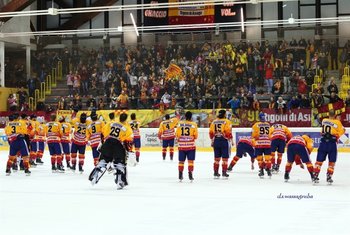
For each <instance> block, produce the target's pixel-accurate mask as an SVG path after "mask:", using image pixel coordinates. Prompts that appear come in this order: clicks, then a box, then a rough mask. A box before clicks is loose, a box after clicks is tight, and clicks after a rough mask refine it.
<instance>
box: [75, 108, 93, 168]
mask: <svg viewBox="0 0 350 235" xmlns="http://www.w3.org/2000/svg"><path fill="white" fill-rule="evenodd" d="M86 118H87V115H86V113H82V114H81V115H80V118H75V119H73V120H72V126H73V127H74V133H73V140H72V149H71V160H72V167H71V170H73V171H75V170H76V164H77V153H78V152H79V172H80V173H83V172H84V170H83V165H84V159H85V148H86V144H87V138H86V130H87V127H88V126H89V124H90V123H88V122H87V120H86Z"/></svg>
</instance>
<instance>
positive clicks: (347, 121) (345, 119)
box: [341, 108, 350, 127]
mask: <svg viewBox="0 0 350 235" xmlns="http://www.w3.org/2000/svg"><path fill="white" fill-rule="evenodd" d="M341 122H342V123H343V126H345V127H350V108H346V109H345V112H344V113H343V114H342V119H341Z"/></svg>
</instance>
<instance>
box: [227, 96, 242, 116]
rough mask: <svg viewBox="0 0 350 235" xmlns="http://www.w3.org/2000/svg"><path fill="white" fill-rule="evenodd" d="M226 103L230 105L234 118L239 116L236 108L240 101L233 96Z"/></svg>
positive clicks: (238, 106)
mask: <svg viewBox="0 0 350 235" xmlns="http://www.w3.org/2000/svg"><path fill="white" fill-rule="evenodd" d="M227 104H228V105H230V107H231V110H232V114H233V115H235V116H236V118H239V116H238V113H237V110H238V109H239V108H240V107H241V101H240V100H239V99H237V98H236V97H235V96H233V97H232V99H231V100H229V101H228V102H227Z"/></svg>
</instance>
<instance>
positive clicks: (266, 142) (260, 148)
mask: <svg viewBox="0 0 350 235" xmlns="http://www.w3.org/2000/svg"><path fill="white" fill-rule="evenodd" d="M259 120H260V121H259V122H256V123H255V124H254V125H253V127H252V138H253V139H254V140H255V141H256V144H255V155H256V160H257V161H258V164H259V169H260V170H259V174H258V175H259V177H260V178H263V176H264V169H265V170H266V172H267V175H268V176H269V177H271V176H272V174H271V141H270V139H269V133H270V123H268V122H266V121H265V114H264V113H260V114H259Z"/></svg>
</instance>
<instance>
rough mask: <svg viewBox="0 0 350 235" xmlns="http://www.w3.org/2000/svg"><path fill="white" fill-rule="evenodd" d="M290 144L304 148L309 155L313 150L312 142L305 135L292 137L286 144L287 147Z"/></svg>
mask: <svg viewBox="0 0 350 235" xmlns="http://www.w3.org/2000/svg"><path fill="white" fill-rule="evenodd" d="M290 144H300V145H302V146H304V147H306V148H307V150H308V151H309V153H311V152H312V150H313V148H314V142H313V140H312V139H311V138H310V137H309V136H307V135H303V136H300V135H297V136H294V137H292V138H291V139H290V140H289V142H288V145H290Z"/></svg>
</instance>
